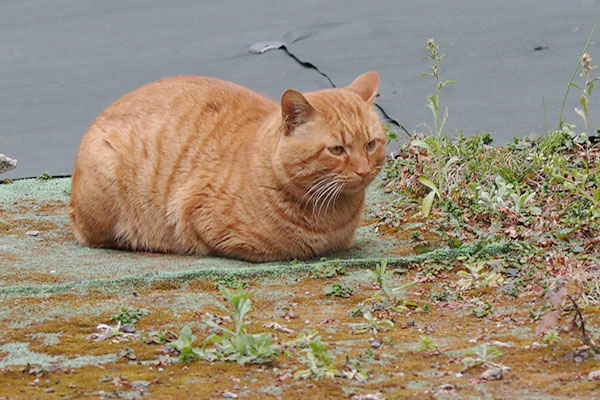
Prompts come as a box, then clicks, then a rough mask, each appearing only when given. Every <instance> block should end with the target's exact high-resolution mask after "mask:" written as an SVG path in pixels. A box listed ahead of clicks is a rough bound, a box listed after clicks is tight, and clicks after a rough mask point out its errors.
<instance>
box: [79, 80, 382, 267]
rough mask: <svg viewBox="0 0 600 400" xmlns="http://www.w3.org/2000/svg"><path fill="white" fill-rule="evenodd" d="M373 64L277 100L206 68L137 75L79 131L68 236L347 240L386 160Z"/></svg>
mask: <svg viewBox="0 0 600 400" xmlns="http://www.w3.org/2000/svg"><path fill="white" fill-rule="evenodd" d="M378 87H379V76H378V75H377V73H375V72H368V73H365V74H363V75H361V76H359V77H358V78H356V80H355V81H354V82H353V83H352V84H351V85H350V86H348V87H345V88H341V89H328V90H321V91H317V92H310V93H300V92H298V91H296V90H291V89H288V90H286V91H285V93H283V96H282V98H281V106H279V105H278V104H277V103H275V102H273V101H271V100H269V99H267V98H265V97H262V96H261V95H259V94H257V93H255V92H252V91H250V90H248V89H246V88H243V87H241V86H238V85H236V84H233V83H230V82H224V81H221V80H218V79H212V78H206V77H196V76H180V77H174V78H168V79H164V80H160V81H157V82H154V83H150V84H148V85H146V86H143V87H142V88H140V89H138V90H135V91H134V92H132V93H129V94H127V95H125V96H123V97H122V98H120V99H119V100H117V101H116V102H115V103H114V104H112V105H111V106H109V107H108V108H107V109H106V110H104V111H103V112H102V113H101V114H100V115H99V116H98V118H96V120H95V121H94V122H93V123H92V125H91V126H90V128H89V130H88V132H87V134H86V135H85V136H84V137H83V140H82V142H81V146H80V149H79V153H78V155H77V162H76V164H75V171H74V173H73V184H72V189H71V201H70V203H69V215H70V217H71V221H72V223H73V228H74V231H75V237H76V238H77V240H79V241H80V242H81V243H83V244H86V245H89V246H93V247H112V248H121V249H130V250H142V251H158V252H170V253H186V254H200V255H207V254H214V255H219V256H225V257H234V258H240V259H245V260H250V261H268V260H282V259H292V258H309V257H314V256H317V255H320V254H323V253H326V252H330V251H335V250H343V249H347V248H349V247H350V246H351V245H352V242H353V238H354V231H355V229H356V227H357V225H358V222H359V219H360V216H361V212H362V208H363V204H364V198H365V189H366V188H367V185H368V184H369V183H370V182H371V181H372V180H373V178H374V177H375V175H376V174H377V172H378V171H379V169H380V167H381V165H382V164H383V161H384V158H385V145H386V136H385V133H384V131H383V128H382V126H381V124H380V122H379V119H378V116H377V114H376V113H375V112H374V111H373V108H372V105H373V99H374V98H375V96H376V93H377V89H378Z"/></svg>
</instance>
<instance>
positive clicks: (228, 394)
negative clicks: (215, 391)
mask: <svg viewBox="0 0 600 400" xmlns="http://www.w3.org/2000/svg"><path fill="white" fill-rule="evenodd" d="M223 397H225V398H226V399H237V398H238V395H237V394H235V393H232V392H229V391H227V390H226V391H224V392H223Z"/></svg>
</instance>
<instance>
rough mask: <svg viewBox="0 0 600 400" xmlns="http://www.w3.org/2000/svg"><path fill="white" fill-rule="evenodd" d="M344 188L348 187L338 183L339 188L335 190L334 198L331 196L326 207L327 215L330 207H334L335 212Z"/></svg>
mask: <svg viewBox="0 0 600 400" xmlns="http://www.w3.org/2000/svg"><path fill="white" fill-rule="evenodd" d="M344 187H346V185H345V184H344V183H339V182H338V186H337V188H336V189H335V191H334V193H333V196H331V198H330V199H329V200H328V201H327V206H326V207H325V214H327V211H328V210H329V205H330V204H331V205H333V209H332V210H333V211H334V212H335V204H336V203H335V202H336V201H337V198H338V197H339V195H340V194H341V193H342V191H343V190H344Z"/></svg>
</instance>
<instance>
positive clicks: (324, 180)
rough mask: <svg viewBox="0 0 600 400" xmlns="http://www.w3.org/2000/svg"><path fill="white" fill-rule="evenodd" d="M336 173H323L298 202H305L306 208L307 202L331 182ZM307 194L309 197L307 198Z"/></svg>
mask: <svg viewBox="0 0 600 400" xmlns="http://www.w3.org/2000/svg"><path fill="white" fill-rule="evenodd" d="M335 175H336V174H334V173H329V174H326V175H322V176H320V177H319V178H317V179H315V180H314V182H313V183H312V184H311V186H310V188H309V189H308V190H307V191H306V193H304V195H303V196H302V198H301V199H300V200H299V201H298V204H300V203H302V202H304V207H305V208H306V206H307V204H308V203H310V201H311V200H312V198H313V197H315V196H317V195H318V193H320V192H321V191H322V190H323V189H324V188H325V187H326V186H327V185H328V184H329V183H331V178H332V177H334V176H335ZM307 196H309V197H308V199H307V198H306V197H307Z"/></svg>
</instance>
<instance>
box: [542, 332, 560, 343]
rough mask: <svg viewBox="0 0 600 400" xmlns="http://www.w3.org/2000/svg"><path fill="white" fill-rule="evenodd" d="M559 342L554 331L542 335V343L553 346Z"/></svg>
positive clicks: (558, 337)
mask: <svg viewBox="0 0 600 400" xmlns="http://www.w3.org/2000/svg"><path fill="white" fill-rule="evenodd" d="M559 341H560V336H559V334H558V332H557V331H555V330H554V329H548V330H547V331H546V333H545V334H544V343H546V344H549V345H553V344H555V343H557V342H559Z"/></svg>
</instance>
